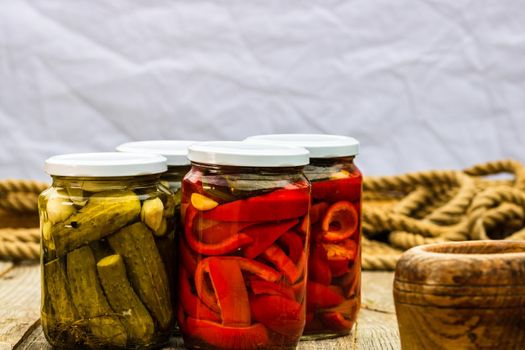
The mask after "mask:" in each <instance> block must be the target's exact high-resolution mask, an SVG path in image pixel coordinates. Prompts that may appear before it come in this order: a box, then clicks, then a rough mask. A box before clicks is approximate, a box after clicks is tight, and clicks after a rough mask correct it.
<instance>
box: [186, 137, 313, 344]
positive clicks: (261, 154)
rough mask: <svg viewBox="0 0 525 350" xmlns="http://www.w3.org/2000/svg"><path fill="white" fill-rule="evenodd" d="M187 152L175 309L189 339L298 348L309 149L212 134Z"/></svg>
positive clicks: (303, 309)
mask: <svg viewBox="0 0 525 350" xmlns="http://www.w3.org/2000/svg"><path fill="white" fill-rule="evenodd" d="M188 157H189V158H190V160H191V161H192V169H191V170H190V172H189V173H188V174H187V175H186V177H185V178H184V180H183V185H182V205H181V208H183V209H182V210H183V220H184V234H182V235H181V236H180V237H179V239H180V242H179V243H180V244H179V262H180V264H179V300H178V310H177V315H178V321H179V325H180V329H181V332H182V335H183V338H184V343H185V346H186V347H188V348H194V349H197V348H198V349H203V348H205V349H217V350H223V349H276V348H279V349H295V347H296V346H297V343H298V341H299V338H300V337H301V334H302V332H303V330H304V327H305V320H306V303H307V301H306V297H305V295H306V288H307V283H306V280H305V276H306V266H307V251H308V245H309V242H310V237H309V235H310V232H309V227H306V230H305V229H304V228H301V225H302V224H303V223H304V221H305V219H306V218H307V217H308V211H309V207H310V202H311V197H310V192H311V188H310V184H309V182H308V180H307V179H306V177H305V176H304V174H303V173H302V170H303V167H304V165H306V164H307V163H308V151H306V150H305V149H302V148H296V147H287V146H275V145H250V144H247V143H242V142H206V143H201V144H195V145H193V146H191V147H190V151H189V155H188Z"/></svg>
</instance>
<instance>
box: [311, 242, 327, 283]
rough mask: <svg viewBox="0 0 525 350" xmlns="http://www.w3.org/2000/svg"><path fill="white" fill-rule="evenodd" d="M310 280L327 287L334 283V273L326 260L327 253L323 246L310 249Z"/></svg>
mask: <svg viewBox="0 0 525 350" xmlns="http://www.w3.org/2000/svg"><path fill="white" fill-rule="evenodd" d="M308 279H309V280H311V281H314V282H318V283H321V284H324V285H326V286H328V285H330V283H331V282H332V271H331V270H330V266H329V265H328V261H327V260H326V251H325V249H324V247H323V246H322V244H318V243H316V244H313V245H312V247H311V249H310V259H309V261H308Z"/></svg>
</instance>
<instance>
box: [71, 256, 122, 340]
mask: <svg viewBox="0 0 525 350" xmlns="http://www.w3.org/2000/svg"><path fill="white" fill-rule="evenodd" d="M67 278H68V280H69V285H70V288H71V298H72V300H73V303H74V304H75V306H76V308H77V311H78V313H79V315H80V317H81V318H82V319H84V320H86V321H87V327H88V328H89V333H90V337H88V339H86V345H88V346H90V347H100V346H101V345H103V346H106V347H109V346H117V347H124V346H126V343H127V335H126V329H125V328H124V326H123V324H122V322H120V320H119V316H117V315H116V314H115V313H114V312H113V310H112V309H111V307H110V306H109V304H108V301H107V300H106V297H105V296H104V292H103V291H102V288H101V286H100V284H99V281H98V278H97V268H96V263H95V257H94V256H93V252H92V251H91V248H89V247H88V246H84V247H81V248H78V249H75V250H73V251H71V252H70V253H69V254H68V255H67Z"/></svg>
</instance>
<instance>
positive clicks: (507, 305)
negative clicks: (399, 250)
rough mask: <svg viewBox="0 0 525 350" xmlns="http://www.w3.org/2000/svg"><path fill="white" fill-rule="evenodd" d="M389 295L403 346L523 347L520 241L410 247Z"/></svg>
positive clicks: (523, 249) (524, 275)
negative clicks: (391, 295) (392, 298)
mask: <svg viewBox="0 0 525 350" xmlns="http://www.w3.org/2000/svg"><path fill="white" fill-rule="evenodd" d="M394 299H395V305H396V313H397V319H398V323H399V332H400V336H401V346H402V348H403V349H405V350H412V349H418V350H419V349H429V350H431V349H454V350H459V349H498V350H501V349H525V241H514V242H511V241H472V242H455V243H438V244H430V245H424V246H419V247H415V248H412V249H410V250H408V251H407V252H406V253H405V254H403V256H402V257H401V259H400V261H399V262H398V264H397V267H396V275H395V280H394Z"/></svg>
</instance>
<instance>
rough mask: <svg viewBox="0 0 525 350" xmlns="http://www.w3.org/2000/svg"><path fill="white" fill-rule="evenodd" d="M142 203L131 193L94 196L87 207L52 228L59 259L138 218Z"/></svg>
mask: <svg viewBox="0 0 525 350" xmlns="http://www.w3.org/2000/svg"><path fill="white" fill-rule="evenodd" d="M140 211H141V205H140V200H139V198H138V196H137V195H136V194H135V193H134V192H132V191H106V192H99V193H97V194H94V195H93V196H91V197H90V198H89V200H88V203H87V204H86V206H84V207H83V208H82V209H80V210H79V211H78V212H77V213H76V214H73V215H71V216H70V217H69V218H68V219H67V220H66V221H64V222H63V223H58V224H56V225H54V226H53V229H52V237H53V241H54V243H55V249H56V252H57V255H58V256H62V255H64V254H66V253H67V252H69V251H71V250H73V249H75V248H78V247H81V246H83V245H86V244H89V243H90V242H93V241H96V240H99V239H101V238H104V237H105V236H107V235H110V234H112V233H114V232H115V231H117V230H119V229H120V228H122V227H124V226H125V225H127V224H128V223H129V222H131V221H133V220H134V219H136V218H137V217H138V216H139V214H140Z"/></svg>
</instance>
